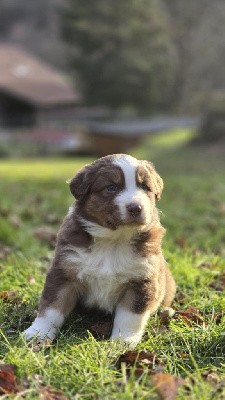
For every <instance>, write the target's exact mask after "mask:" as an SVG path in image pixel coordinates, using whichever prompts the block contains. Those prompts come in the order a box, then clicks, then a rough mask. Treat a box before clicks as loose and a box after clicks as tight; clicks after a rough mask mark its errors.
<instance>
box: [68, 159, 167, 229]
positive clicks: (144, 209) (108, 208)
mask: <svg viewBox="0 0 225 400" xmlns="http://www.w3.org/2000/svg"><path fill="white" fill-rule="evenodd" d="M70 190H71V192H72V194H73V195H74V197H75V199H76V200H77V209H78V212H79V213H80V215H81V216H82V217H83V218H85V219H86V220H89V221H93V222H95V223H97V224H99V225H101V226H103V227H107V228H110V229H117V228H118V227H119V226H121V225H123V226H124V225H137V226H141V225H146V224H149V223H151V220H152V217H153V211H154V208H155V199H157V200H159V199H160V196H161V193H162V190H163V181H162V179H161V178H160V176H159V175H158V174H157V172H156V170H155V168H154V166H153V165H152V164H151V163H150V162H148V161H144V160H140V161H139V160H137V159H136V158H133V157H131V156H128V155H125V154H115V155H110V156H106V157H103V158H100V159H99V160H97V161H95V162H93V163H92V164H90V165H87V166H86V167H84V168H83V169H82V170H81V171H80V172H78V174H77V175H76V176H75V177H74V178H73V179H72V180H71V181H70Z"/></svg>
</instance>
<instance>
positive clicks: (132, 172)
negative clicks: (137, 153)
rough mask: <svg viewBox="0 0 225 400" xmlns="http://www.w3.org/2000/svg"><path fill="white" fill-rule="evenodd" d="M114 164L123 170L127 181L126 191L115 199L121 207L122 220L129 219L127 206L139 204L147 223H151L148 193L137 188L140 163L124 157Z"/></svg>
mask: <svg viewBox="0 0 225 400" xmlns="http://www.w3.org/2000/svg"><path fill="white" fill-rule="evenodd" d="M113 164H114V165H117V166H119V167H120V168H121V170H122V172H123V174H124V179H125V188H124V190H123V191H122V192H120V194H119V195H118V196H116V198H115V203H116V205H117V206H118V207H119V210H120V214H121V217H122V219H123V220H125V219H126V217H127V205H128V204H130V203H133V202H137V203H138V204H140V205H141V207H142V213H143V216H144V218H145V222H149V218H150V202H149V199H148V196H147V195H146V193H145V192H144V191H143V190H142V189H140V188H139V187H138V186H137V182H136V173H137V167H138V165H139V161H138V160H137V159H136V158H134V157H131V156H128V155H122V156H121V157H118V158H116V159H115V160H114V161H113Z"/></svg>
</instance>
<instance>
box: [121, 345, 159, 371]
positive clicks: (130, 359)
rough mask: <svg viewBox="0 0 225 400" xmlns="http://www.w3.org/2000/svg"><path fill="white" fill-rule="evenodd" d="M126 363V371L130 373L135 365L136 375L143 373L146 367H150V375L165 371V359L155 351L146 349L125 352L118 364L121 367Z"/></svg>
mask: <svg viewBox="0 0 225 400" xmlns="http://www.w3.org/2000/svg"><path fill="white" fill-rule="evenodd" d="M122 363H125V364H126V371H127V373H128V375H129V374H130V370H131V368H132V367H133V366H135V375H136V376H140V375H142V374H143V372H144V370H145V368H144V367H147V368H148V370H149V371H148V373H149V375H151V374H154V373H155V372H159V371H164V369H165V366H166V364H165V361H164V360H160V359H159V358H158V357H157V356H156V354H155V353H150V352H149V351H145V350H141V351H138V350H128V351H126V352H125V353H123V354H122V355H121V356H120V357H119V359H118V361H117V366H118V368H119V369H120V368H121V364H122Z"/></svg>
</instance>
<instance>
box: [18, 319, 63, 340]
mask: <svg viewBox="0 0 225 400" xmlns="http://www.w3.org/2000/svg"><path fill="white" fill-rule="evenodd" d="M23 334H24V336H25V339H26V340H27V341H29V340H31V339H33V338H36V339H40V340H45V339H51V340H53V339H55V337H56V334H57V328H56V327H55V326H54V325H52V324H50V323H47V321H45V323H44V321H43V318H38V317H37V318H36V319H35V320H34V322H33V324H32V325H31V326H30V327H29V328H28V329H26V330H25V331H24V332H23Z"/></svg>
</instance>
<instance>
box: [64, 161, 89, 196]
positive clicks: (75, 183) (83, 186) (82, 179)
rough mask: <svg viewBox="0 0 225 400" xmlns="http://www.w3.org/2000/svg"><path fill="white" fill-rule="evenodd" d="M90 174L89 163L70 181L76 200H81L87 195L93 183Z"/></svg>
mask: <svg viewBox="0 0 225 400" xmlns="http://www.w3.org/2000/svg"><path fill="white" fill-rule="evenodd" d="M90 175H91V172H90V166H89V165H88V166H86V167H84V168H83V169H81V170H80V171H79V172H78V173H77V175H75V176H74V178H72V179H71V180H70V181H69V182H68V183H69V186H70V191H71V193H72V195H73V196H74V197H75V199H76V200H81V199H83V198H84V197H85V196H86V195H87V193H88V191H89V189H90V185H91V181H90Z"/></svg>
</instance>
